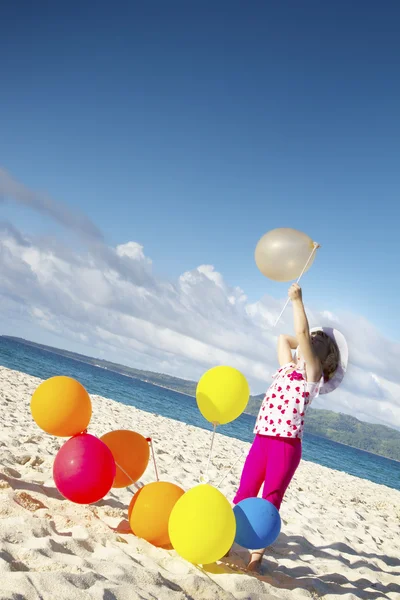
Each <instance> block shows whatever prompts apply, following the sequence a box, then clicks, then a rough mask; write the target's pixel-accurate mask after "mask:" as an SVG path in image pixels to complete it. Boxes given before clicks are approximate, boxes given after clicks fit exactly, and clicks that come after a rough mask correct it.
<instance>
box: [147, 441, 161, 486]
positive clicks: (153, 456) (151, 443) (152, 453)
mask: <svg viewBox="0 0 400 600" xmlns="http://www.w3.org/2000/svg"><path fill="white" fill-rule="evenodd" d="M146 442H149V444H150V448H151V456H152V458H153V465H154V471H155V473H156V480H157V481H160V478H159V477H158V470H157V463H156V455H155V454H154V447H153V440H152V439H151V437H149V438H146Z"/></svg>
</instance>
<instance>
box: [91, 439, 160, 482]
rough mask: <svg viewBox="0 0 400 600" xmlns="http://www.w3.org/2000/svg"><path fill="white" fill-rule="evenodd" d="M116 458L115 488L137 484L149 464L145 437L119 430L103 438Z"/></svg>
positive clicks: (148, 450) (148, 451) (148, 452)
mask: <svg viewBox="0 0 400 600" xmlns="http://www.w3.org/2000/svg"><path fill="white" fill-rule="evenodd" d="M100 439H101V441H102V442H104V443H105V444H106V446H108V448H109V449H110V450H111V452H112V455H113V457H114V460H115V463H116V466H117V472H116V475H115V480H114V483H113V488H123V487H127V486H128V485H131V484H132V483H135V482H136V481H137V480H138V479H140V477H141V476H142V475H143V473H144V472H145V470H146V468H147V465H148V464H149V458H150V449H149V444H148V442H147V440H146V438H145V437H143V436H142V435H140V433H136V432H135V431H129V430H128V429H117V430H116V431H110V432H109V433H105V434H104V435H102V436H101V438H100Z"/></svg>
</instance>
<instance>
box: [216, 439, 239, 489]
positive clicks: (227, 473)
mask: <svg viewBox="0 0 400 600" xmlns="http://www.w3.org/2000/svg"><path fill="white" fill-rule="evenodd" d="M243 454H244V449H242V450H241V452H240V454H239V456H238V457H237V459H236V460H235V462H234V463H233V465H232V466H231V467H230V468H229V469H228V471H227V472H226V473H225V475H224V476H223V478H222V479H221V481H220V482H219V483H218V485H217V486H216V487H217V489H218V488H219V487H220V485H221V483H222V482H223V481H225V479H226V478H227V477H228V475H229V473H230V472H231V471H232V470H233V469H234V468H235V467H236V465H237V463H238V462H239V460H240V459H241V458H242V456H243Z"/></svg>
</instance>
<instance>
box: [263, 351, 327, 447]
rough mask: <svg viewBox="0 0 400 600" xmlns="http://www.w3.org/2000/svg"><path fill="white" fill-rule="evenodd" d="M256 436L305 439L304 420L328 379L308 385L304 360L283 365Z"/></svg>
mask: <svg viewBox="0 0 400 600" xmlns="http://www.w3.org/2000/svg"><path fill="white" fill-rule="evenodd" d="M272 378H273V383H272V384H271V386H270V388H269V389H268V391H267V393H266V394H265V397H264V400H263V402H262V404H261V407H260V412H259V413H258V417H257V421H256V424H255V427H254V433H256V434H259V435H270V436H276V437H284V438H300V439H301V438H302V437H303V430H304V419H305V415H306V412H307V409H308V407H309V406H310V404H311V402H312V401H313V400H314V399H315V398H316V397H317V396H318V395H319V390H320V388H321V385H322V384H323V381H324V378H323V376H322V377H321V379H320V381H318V382H308V381H307V379H306V365H305V362H304V360H303V361H301V362H299V363H297V364H296V363H294V362H290V363H288V364H286V365H283V366H282V367H281V368H280V369H279V370H278V371H276V373H274V375H273V376H272Z"/></svg>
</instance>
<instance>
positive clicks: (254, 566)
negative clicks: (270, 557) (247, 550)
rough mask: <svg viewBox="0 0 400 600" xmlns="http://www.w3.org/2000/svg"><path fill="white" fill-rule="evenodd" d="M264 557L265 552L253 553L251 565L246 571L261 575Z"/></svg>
mask: <svg viewBox="0 0 400 600" xmlns="http://www.w3.org/2000/svg"><path fill="white" fill-rule="evenodd" d="M263 556H264V552H263V551H255V552H252V553H251V556H250V561H249V564H248V565H247V568H246V570H247V571H251V572H252V573H259V572H260V569H261V563H262V559H263Z"/></svg>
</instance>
